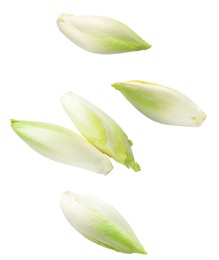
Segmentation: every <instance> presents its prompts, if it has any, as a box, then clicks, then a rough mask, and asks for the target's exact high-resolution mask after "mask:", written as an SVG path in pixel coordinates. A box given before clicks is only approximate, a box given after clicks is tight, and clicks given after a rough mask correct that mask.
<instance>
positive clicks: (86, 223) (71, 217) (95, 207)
mask: <svg viewBox="0 0 219 260" xmlns="http://www.w3.org/2000/svg"><path fill="white" fill-rule="evenodd" d="M61 208H62V211H63V214H64V216H65V217H66V219H67V220H68V221H69V223H70V224H71V225H72V226H73V227H74V228H75V229H76V230H77V231H78V232H79V233H81V234H82V235H83V236H84V237H86V238H87V239H89V240H91V241H92V242H95V243H97V244H99V245H101V246H104V247H107V248H110V249H114V250H116V251H118V252H123V253H127V254H131V253H140V254H146V252H145V250H144V248H143V246H142V245H141V244H140V242H139V240H138V239H137V237H136V236H135V234H134V232H133V230H132V229H131V227H130V226H129V224H128V223H127V221H126V220H125V219H124V218H123V217H122V216H121V215H120V214H119V212H118V211H117V210H115V209H114V208H113V207H112V206H110V205H109V204H108V203H106V202H104V201H101V200H99V199H97V198H94V197H90V196H85V195H78V194H73V193H71V192H68V191H67V192H65V193H64V194H63V196H62V199H61Z"/></svg>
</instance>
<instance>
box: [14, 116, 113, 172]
mask: <svg viewBox="0 0 219 260" xmlns="http://www.w3.org/2000/svg"><path fill="white" fill-rule="evenodd" d="M11 126H12V128H13V130H14V131H15V132H16V134H17V135H18V136H19V137H20V138H21V139H23V141H25V142H26V143H27V144H28V145H29V146H30V147H31V148H33V149H34V150H35V151H37V152H38V153H40V154H42V155H44V156H45V157H47V158H49V159H52V160H55V161H58V162H62V163H65V164H70V165H74V166H77V167H81V168H84V169H87V170H90V171H94V172H97V173H102V174H104V175H106V174H107V173H108V172H110V171H111V170H112V168H113V167H112V164H111V163H110V161H109V159H108V158H107V157H106V156H105V155H104V154H102V153H101V152H100V151H99V150H98V149H96V148H95V147H94V146H93V145H91V144H90V143H89V142H88V141H87V140H85V139H84V138H82V137H80V136H79V135H78V134H76V133H74V132H72V131H70V130H68V129H66V128H64V127H61V126H58V125H53V124H47V123H40V122H31V121H17V120H11Z"/></svg>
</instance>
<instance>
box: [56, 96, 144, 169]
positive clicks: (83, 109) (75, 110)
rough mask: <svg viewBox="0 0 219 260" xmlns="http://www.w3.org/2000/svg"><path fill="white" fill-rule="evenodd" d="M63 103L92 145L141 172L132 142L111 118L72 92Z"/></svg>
mask: <svg viewBox="0 0 219 260" xmlns="http://www.w3.org/2000/svg"><path fill="white" fill-rule="evenodd" d="M61 102H62V105H63V107H64V109H65V111H66V113H67V114H68V115H69V117H70V118H71V120H72V121H73V123H74V124H75V126H76V127H77V128H78V130H79V131H80V133H81V134H82V135H83V136H84V137H85V138H86V139H87V140H88V141H89V142H90V143H92V144H93V145H94V146H95V147H97V148H98V149H99V150H100V151H101V152H103V153H105V154H107V155H108V156H110V157H112V158H113V159H114V160H116V161H117V162H119V163H122V164H124V165H125V166H126V167H128V168H132V169H133V170H134V171H139V170H140V166H139V165H138V164H137V163H136V162H135V160H134V156H133V153H132V150H131V145H132V142H131V141H130V140H129V139H128V138H127V135H126V134H125V133H124V131H123V130H122V129H121V127H120V126H119V125H118V124H117V123H116V122H115V121H114V120H113V119H112V118H111V117H109V116H108V115H107V114H106V113H104V112H103V111H102V110H100V109H99V108H97V107H96V106H94V105H93V104H91V103H90V102H88V101H87V100H85V99H83V98H81V97H79V96H77V95H76V94H74V93H72V92H68V93H66V94H64V95H63V96H62V98H61Z"/></svg>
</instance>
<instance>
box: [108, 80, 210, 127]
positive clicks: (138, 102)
mask: <svg viewBox="0 0 219 260" xmlns="http://www.w3.org/2000/svg"><path fill="white" fill-rule="evenodd" d="M112 86H113V87H114V88H115V89H116V90H119V91H120V92H121V93H122V94H123V95H124V96H125V97H126V98H127V99H128V101H130V102H131V103H132V105H133V106H135V107H136V108H137V109H138V110H139V111H140V112H141V113H143V114H144V115H145V116H147V117H149V118H150V119H152V120H154V121H157V122H159V123H162V124H167V125H179V126H200V125H201V124H202V123H203V121H204V120H205V118H206V114H205V113H204V112H203V111H202V110H201V109H200V108H199V107H198V106H197V105H196V104H195V103H194V102H193V101H192V100H191V99H190V98H188V97H187V96H185V95H184V94H182V93H180V92H179V91H177V90H174V89H171V88H167V87H164V86H162V85H158V84H155V83H150V82H143V81H137V80H135V81H127V82H117V83H114V84H112Z"/></svg>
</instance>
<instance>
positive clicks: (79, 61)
mask: <svg viewBox="0 0 219 260" xmlns="http://www.w3.org/2000/svg"><path fill="white" fill-rule="evenodd" d="M217 4H218V1H216V0H215V1H213V0H208V1H203V0H197V1H196V0H184V1H176V0H166V1H163V0H151V1H149V0H144V1H143V0H141V1H140V0H134V1H130V0H126V1H125V0H111V1H103V0H92V1H90V0H81V1H76V0H62V1H61V0H60V1H58V0H53V1H45V0H44V1H43V0H38V1H31V0H28V1H27V0H19V1H15V0H7V1H1V3H0V35H1V40H0V46H1V48H0V66H1V68H0V71H1V74H0V89H1V92H0V93H1V94H0V155H1V164H0V259H4V260H9V259H10V260H12V259H23V260H26V259H28V260H29V259H31V260H35V259H53V260H56V259H57V260H58V259H62V260H63V259H65V260H67V259H88V258H89V259H112V258H113V259H115V260H116V259H120V260H122V259H144V258H145V259H146V258H147V259H150V260H158V259H159V260H160V259H167V260H176V259H177V260H185V259H192V260H194V259H199V260H203V259H211V260H218V259H219V250H218V248H219V211H218V208H219V178H218V175H219V166H218V152H219V148H218V147H219V140H218V139H219V137H218V136H219V134H218V133H219V101H218V100H219V96H218V94H219V92H218V88H219V75H218V67H219V62H218V60H219V51H218V46H219V36H218V35H219V30H218V24H219V15H218V10H219V9H218V6H217ZM61 13H70V14H75V15H86V14H90V15H103V16H109V17H112V18H115V19H117V20H120V21H121V22H123V23H125V24H126V25H128V26H129V27H130V28H132V29H133V30H134V31H135V32H136V33H138V34H139V35H140V36H141V37H142V38H144V39H145V40H146V41H148V42H149V43H150V44H151V45H152V48H151V49H149V50H147V51H141V52H133V53H125V54H119V55H108V56H107V55H98V54H92V53H89V52H86V51H84V50H82V49H80V48H79V47H77V46H75V45H74V44H73V43H72V42H70V41H69V40H68V39H67V38H65V37H64V36H63V35H62V34H61V33H60V31H59V30H58V28H57V26H56V19H57V18H58V16H59V15H60V14H61ZM132 79H138V80H144V81H152V82H157V83H160V84H163V85H166V86H168V87H171V88H175V89H178V90H180V91H181V92H183V93H185V94H186V95H188V96H189V97H190V98H192V99H193V100H194V101H195V102H196V103H197V104H199V105H200V106H201V108H202V109H203V111H204V112H205V113H206V114H207V115H208V117H207V119H206V121H205V122H204V124H203V125H202V126H201V127H200V128H189V127H174V126H167V125H161V124H158V123H156V122H153V121H151V120H149V119H147V118H146V117H144V116H143V115H142V114H140V113H139V112H138V111H137V110H136V109H135V108H134V107H133V106H132V105H131V104H130V103H128V101H127V100H126V99H125V98H124V97H123V96H122V95H121V94H120V93H119V92H118V91H115V90H114V89H113V88H112V87H111V86H110V85H111V83H114V82H116V81H126V80H132ZM70 90H72V91H74V92H75V93H76V94H78V95H80V96H82V97H84V98H86V99H88V100H89V101H90V102H92V103H94V104H95V105H97V106H98V107H100V108H101V109H102V110H104V111H105V112H107V113H108V114H109V115H110V116H112V117H113V118H114V119H115V120H116V121H117V122H118V123H119V124H120V125H121V127H122V128H123V129H124V130H125V132H126V133H127V134H128V136H129V138H130V139H131V140H132V141H133V143H134V146H133V152H134V155H135V158H136V161H137V162H139V163H140V165H141V168H142V171H141V172H138V173H135V172H133V171H132V170H128V169H126V168H125V167H124V166H122V165H119V164H118V163H116V162H114V161H112V163H113V165H114V170H113V171H112V172H111V173H110V174H109V175H108V176H102V175H98V174H96V173H93V172H89V171H85V170H82V169H79V168H75V167H71V166H68V165H63V164H60V163H57V162H54V161H51V160H48V159H46V158H44V157H42V156H41V155H39V154H37V153H36V152H34V151H33V150H31V149H30V148H29V147H28V146H27V145H26V144H25V143H24V142H23V141H22V140H21V139H19V138H18V137H17V136H16V134H15V133H14V132H13V131H12V129H11V127H10V122H9V119H11V118H15V119H18V120H33V121H43V122H50V123H56V124H60V125H62V126H65V127H68V128H71V129H73V130H75V128H74V126H73V124H72V123H71V122H70V120H69V118H68V117H67V115H66V114H65V112H64V110H63V109H62V107H61V104H60V97H61V95H63V94H64V93H65V92H67V91H70ZM66 190H70V191H72V192H76V193H81V194H88V195H93V196H97V197H99V198H102V199H103V200H105V201H107V202H108V203H110V204H111V205H113V206H114V207H115V208H116V209H117V210H118V211H120V213H121V214H122V215H123V216H124V217H125V218H126V219H127V221H128V222H129V223H130V225H131V226H132V228H133V230H134V231H135V233H136V235H137V236H138V238H139V240H140V241H141V243H142V244H143V245H144V247H145V249H146V251H148V255H146V256H145V255H138V254H133V255H126V254H122V253H117V252H115V251H113V250H109V249H106V248H103V247H100V246H98V245H96V244H94V243H91V242H90V241H88V240H86V239H85V238H84V237H82V236H81V235H80V234H79V233H77V232H76V231H75V230H74V229H73V228H72V227H71V226H70V225H69V224H68V222H67V221H66V219H65V218H64V216H63V214H62V212H61V209H60V206H59V201H60V198H61V195H62V193H63V192H64V191H66Z"/></svg>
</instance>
